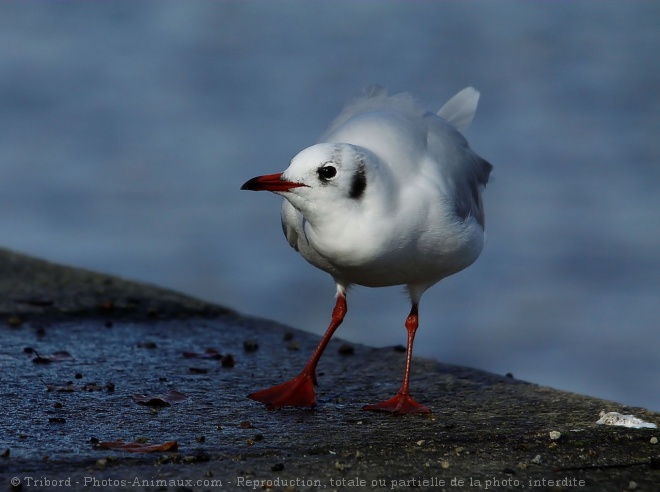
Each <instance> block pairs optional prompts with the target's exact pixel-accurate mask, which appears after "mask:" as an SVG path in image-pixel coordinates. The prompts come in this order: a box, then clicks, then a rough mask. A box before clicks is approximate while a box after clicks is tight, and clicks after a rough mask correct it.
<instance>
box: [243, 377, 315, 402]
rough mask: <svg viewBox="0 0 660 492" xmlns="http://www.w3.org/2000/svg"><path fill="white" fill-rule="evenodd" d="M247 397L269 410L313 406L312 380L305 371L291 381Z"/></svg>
mask: <svg viewBox="0 0 660 492" xmlns="http://www.w3.org/2000/svg"><path fill="white" fill-rule="evenodd" d="M248 398H252V399H253V400H256V401H259V402H261V403H265V404H266V407H267V408H268V409H269V410H272V409H274V408H280V407H315V406H316V394H315V393H314V380H313V379H312V376H310V375H309V374H308V373H306V372H305V371H303V372H301V373H300V374H298V375H297V376H296V377H295V378H293V379H292V380H291V381H287V382H286V383H282V384H278V385H277V386H273V387H272V388H268V389H265V390H261V391H257V392H255V393H251V394H249V395H248Z"/></svg>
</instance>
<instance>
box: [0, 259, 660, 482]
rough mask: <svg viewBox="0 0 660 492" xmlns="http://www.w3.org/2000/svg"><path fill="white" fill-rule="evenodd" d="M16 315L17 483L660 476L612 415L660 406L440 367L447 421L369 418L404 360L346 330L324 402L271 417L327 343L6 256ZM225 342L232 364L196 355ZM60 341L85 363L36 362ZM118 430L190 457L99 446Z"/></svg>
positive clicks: (323, 371) (11, 346) (426, 383)
mask: <svg viewBox="0 0 660 492" xmlns="http://www.w3.org/2000/svg"><path fill="white" fill-rule="evenodd" d="M0 320H2V321H1V322H0V378H1V382H0V414H1V415H2V417H0V490H52V489H54V483H53V481H58V480H64V481H65V482H63V485H65V486H66V487H63V488H62V489H63V490H64V489H66V490H90V487H91V486H98V487H105V488H108V489H109V490H138V487H139V490H143V491H149V490H154V491H155V490H173V491H174V490H219V489H220V488H223V489H225V490H247V489H249V490H253V489H256V490H269V489H272V490H412V489H413V488H415V489H417V490H486V489H488V490H492V489H499V490H514V489H516V490H519V489H529V490H572V489H580V490H599V491H600V490H605V491H610V490H611V491H623V490H633V489H634V490H656V487H657V484H658V483H660V460H659V458H658V456H659V455H660V447H658V446H659V445H658V444H657V436H658V435H660V432H659V431H658V430H657V429H629V428H618V427H611V426H603V425H596V421H597V420H598V418H599V413H600V412H601V411H617V412H621V413H623V414H634V415H635V416H636V417H639V418H642V419H644V420H645V421H647V422H652V423H660V415H658V414H656V413H653V412H649V411H646V410H644V409H640V408H629V407H625V406H623V405H620V404H617V403H613V402H608V401H603V400H598V399H594V398H589V397H585V396H581V395H576V394H571V393H566V392H561V391H557V390H554V389H550V388H546V387H541V386H538V385H534V384H530V383H526V382H522V381H518V380H516V379H514V378H512V377H505V376H498V375H493V374H489V373H485V372H482V371H478V370H474V369H469V368H463V367H457V366H450V365H446V364H442V363H439V362H437V361H432V360H424V359H416V360H415V361H414V365H413V378H412V382H411V384H412V390H413V395H414V396H415V397H416V398H417V399H418V400H419V401H420V402H421V403H424V404H427V405H430V406H431V407H432V409H433V412H434V413H433V414H432V415H431V416H420V415H409V416H404V417H393V416H390V415H387V414H381V413H371V412H365V411H363V410H361V407H362V405H364V404H366V403H374V402H377V401H380V400H382V399H384V398H386V397H389V396H392V394H393V393H394V392H395V391H396V390H397V389H398V386H399V383H400V378H401V375H402V370H403V363H404V354H403V353H402V352H401V351H400V350H397V349H396V348H384V349H374V348H370V347H365V346H360V345H352V348H353V350H352V351H351V350H347V348H346V346H347V344H346V342H344V341H341V340H340V339H336V340H333V341H332V342H331V343H330V345H329V346H328V349H327V351H326V354H325V355H324V357H323V358H322V359H321V363H320V364H319V374H318V376H319V377H318V379H319V386H318V388H317V391H318V398H319V405H318V407H317V408H316V409H314V410H302V409H283V410H278V411H268V410H266V409H265V408H264V407H263V406H262V405H260V404H258V403H255V402H253V401H251V400H249V399H247V398H246V397H245V395H246V394H248V393H249V392H251V391H254V390H257V389H262V388H264V387H267V386H268V385H271V384H275V383H278V382H282V381H283V380H284V379H285V378H289V377H291V376H293V375H295V374H296V373H297V371H298V370H300V369H301V368H302V366H303V365H304V363H305V362H306V360H307V358H308V357H309V355H310V354H311V352H312V350H313V349H314V346H315V344H316V342H317V340H318V339H317V337H316V336H314V335H311V334H307V333H305V332H301V331H298V330H294V329H292V328H289V327H286V326H282V325H279V324H277V323H274V322H270V321H267V320H261V319H255V318H250V317H246V316H241V315H239V314H237V313H235V312H233V311H232V310H230V309H226V308H223V307H221V306H215V305H210V304H208V303H205V302H203V301H199V300H196V299H191V298H189V297H186V296H182V295H180V294H177V293H175V292H172V291H167V290H164V289H159V288H157V287H154V286H148V285H143V284H138V283H134V282H129V281H126V280H121V279H117V278H113V277H109V276H104V275H100V274H96V273H93V272H87V271H82V270H78V269H72V268H67V267H63V266H59V265H53V264H51V263H47V262H43V261H41V260H37V259H33V258H30V257H27V256H23V255H20V254H16V253H13V252H10V251H6V250H0ZM294 346H295V347H297V348H298V349H297V350H292V347H294ZM208 348H213V349H215V350H217V351H218V352H219V354H220V358H217V359H216V358H190V357H188V358H187V357H185V356H184V352H194V353H197V354H202V353H203V352H204V351H205V350H206V349H208ZM60 351H66V352H67V353H68V354H70V356H71V358H66V357H61V358H62V360H56V361H52V362H45V361H41V362H35V361H34V360H35V358H36V357H37V354H38V356H39V357H40V358H41V359H47V358H48V356H49V355H51V354H53V353H56V352H60ZM188 355H190V354H188ZM228 355H231V360H230V359H229V358H228ZM223 361H224V363H223ZM170 390H176V391H178V392H181V393H183V394H185V395H186V397H187V398H186V399H185V401H183V402H180V403H173V404H171V405H170V406H164V407H150V406H144V405H140V404H138V403H137V402H136V401H135V400H134V399H133V398H132V396H133V395H148V396H158V395H163V394H165V393H166V392H168V391H170ZM557 433H559V434H557ZM557 436H558V437H557ZM653 437H656V439H655V440H654V439H653ZM118 439H123V440H125V441H135V440H146V442H147V443H156V444H160V443H165V442H169V441H176V442H177V444H178V450H177V451H176V452H160V453H152V454H137V453H128V452H124V451H109V450H99V449H96V448H95V446H94V443H96V442H97V441H115V440H118ZM12 480H16V482H15V483H16V484H17V485H12ZM67 481H68V482H67ZM246 488H247V489H246Z"/></svg>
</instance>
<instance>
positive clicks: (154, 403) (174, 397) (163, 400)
mask: <svg viewBox="0 0 660 492" xmlns="http://www.w3.org/2000/svg"><path fill="white" fill-rule="evenodd" d="M132 398H133V400H135V402H136V403H138V404H140V405H147V406H150V407H169V406H170V405H172V404H174V403H181V402H183V401H186V400H187V399H188V396H187V395H185V394H183V393H180V392H179V391H175V390H169V391H168V392H167V393H165V394H164V395H160V396H146V395H133V396H132Z"/></svg>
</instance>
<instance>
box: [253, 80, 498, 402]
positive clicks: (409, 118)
mask: <svg viewBox="0 0 660 492" xmlns="http://www.w3.org/2000/svg"><path fill="white" fill-rule="evenodd" d="M478 101H479V92H477V91H476V90H475V89H474V88H472V87H468V88H466V89H463V90H462V91H460V92H459V93H458V94H456V95H455V96H454V97H452V98H451V99H450V100H449V101H448V102H447V103H446V104H445V105H444V106H442V108H440V110H439V111H438V112H437V113H433V112H429V111H427V110H425V109H424V108H423V106H421V105H420V103H418V102H417V101H416V99H415V98H414V97H413V96H411V95H410V94H408V93H401V94H396V95H388V93H387V90H385V89H384V88H382V87H379V86H374V87H370V88H368V89H367V90H365V91H364V93H363V94H360V95H359V96H357V97H354V98H353V99H352V100H349V102H348V103H347V104H346V106H345V107H344V108H343V110H342V111H341V112H340V114H339V116H337V118H336V119H335V120H334V121H333V122H332V123H331V124H330V126H329V127H328V129H327V130H326V131H325V133H324V134H323V135H322V136H321V137H320V139H319V141H318V143H317V144H315V145H312V146H311V147H308V148H306V149H304V150H302V151H301V152H300V153H299V154H298V155H296V156H295V157H294V158H293V159H292V160H291V163H290V165H289V167H288V168H287V169H286V170H285V171H284V172H281V173H277V174H268V175H264V176H257V177H255V178H252V179H250V180H249V181H247V182H246V183H245V184H243V186H242V187H241V189H242V190H252V191H264V190H265V191H270V192H273V193H275V194H277V195H281V196H282V197H283V198H284V200H283V201H282V228H283V230H284V235H285V236H286V239H287V240H288V241H289V244H290V245H291V246H292V247H293V248H294V249H295V250H296V251H298V252H299V253H300V254H301V255H302V257H303V258H304V259H305V260H307V261H308V262H309V263H311V264H312V265H314V266H315V267H317V268H320V269H321V270H323V271H325V272H327V273H329V274H330V275H331V276H332V278H333V279H334V281H335V284H336V296H335V307H334V309H333V311H332V318H331V322H330V325H329V326H328V329H327V331H326V333H325V335H324V336H323V337H322V339H321V341H320V343H319V345H318V347H317V348H316V350H315V351H314V353H313V354H312V357H311V358H310V360H309V362H308V363H307V365H306V366H305V367H304V368H303V370H302V371H301V372H300V374H298V375H297V376H296V377H294V378H293V379H292V380H290V381H287V382H285V383H282V384H279V385H277V386H273V387H271V388H268V389H265V390H262V391H257V392H255V393H252V394H250V395H248V397H249V398H251V399H253V400H256V401H258V402H261V403H264V404H265V405H266V407H267V408H269V409H275V408H280V407H288V406H292V407H315V406H316V394H315V392H314V386H315V385H316V383H317V380H316V366H317V364H318V362H319V359H320V358H321V355H322V354H323V351H324V349H325V348H326V346H327V344H328V342H329V341H330V339H331V338H332V335H333V334H334V332H335V331H336V330H337V328H338V327H339V325H341V323H342V321H343V320H344V316H345V315H346V311H347V304H346V294H347V292H348V290H349V287H350V286H352V285H354V284H356V285H363V286H367V287H386V286H393V285H404V286H405V288H406V290H407V293H408V296H409V298H410V302H411V309H410V313H409V314H408V317H407V318H406V321H405V327H406V330H407V332H408V344H407V349H406V361H405V370H404V375H403V384H402V385H401V388H400V389H399V391H398V392H397V393H396V395H394V397H392V398H390V399H388V400H385V401H382V402H380V403H376V404H372V405H366V406H364V407H363V409H365V410H375V411H384V412H390V413H393V414H408V413H430V412H431V410H430V408H429V407H427V406H424V405H422V404H420V403H418V402H417V401H416V400H415V399H413V398H412V396H411V395H410V371H411V362H412V353H413V341H414V339H415V332H416V331H417V327H418V306H419V301H420V299H421V297H422V294H424V292H425V291H426V290H427V289H428V288H429V287H431V286H432V285H434V284H436V283H437V282H439V281H440V280H442V279H443V278H445V277H448V276H450V275H453V274H455V273H457V272H459V271H461V270H463V269H464V268H466V267H468V266H469V265H471V264H472V263H473V262H474V261H475V260H476V259H477V257H478V256H479V254H480V253H481V250H482V248H483V244H484V208H483V204H482V199H481V189H482V188H484V187H485V185H486V183H487V182H488V176H489V174H490V171H491V169H492V166H491V164H490V163H488V162H487V161H486V160H484V159H482V158H481V157H479V156H478V155H477V154H476V153H475V152H474V151H472V149H471V148H470V147H469V145H468V142H467V140H466V139H465V137H464V136H463V135H462V133H461V132H463V131H464V130H465V129H466V128H467V127H468V125H469V124H470V123H471V121H472V119H473V117H474V114H475V112H476V109H477V103H478Z"/></svg>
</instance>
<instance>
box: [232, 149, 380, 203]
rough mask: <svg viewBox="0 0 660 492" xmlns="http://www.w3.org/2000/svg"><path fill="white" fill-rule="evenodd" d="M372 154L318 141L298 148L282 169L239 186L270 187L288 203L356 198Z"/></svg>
mask: <svg viewBox="0 0 660 492" xmlns="http://www.w3.org/2000/svg"><path fill="white" fill-rule="evenodd" d="M374 159H376V157H375V156H374V155H373V154H372V153H371V152H369V151H368V150H366V149H364V148H362V147H358V146H356V145H351V144H346V143H320V144H316V145H313V146H311V147H308V148H306V149H305V150H303V151H301V152H300V153H299V154H298V155H296V156H295V157H294V158H293V159H292V161H291V164H290V165H289V167H288V168H287V169H286V170H285V171H284V172H282V173H277V174H268V175H265V176H257V177H256V178H252V179H251V180H249V181H247V182H246V183H245V184H243V186H242V187H241V189H242V190H252V191H262V190H265V191H271V192H273V193H277V194H278V195H282V196H283V197H284V198H286V199H287V200H289V202H291V204H292V205H293V206H294V207H296V208H298V209H301V208H304V206H305V203H309V202H311V201H313V202H316V203H321V202H325V203H329V204H332V203H335V204H337V203H338V202H339V201H341V200H354V201H359V200H360V199H361V198H362V196H363V195H364V193H365V190H366V188H367V168H368V166H369V163H370V162H372V161H373V160H374Z"/></svg>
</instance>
